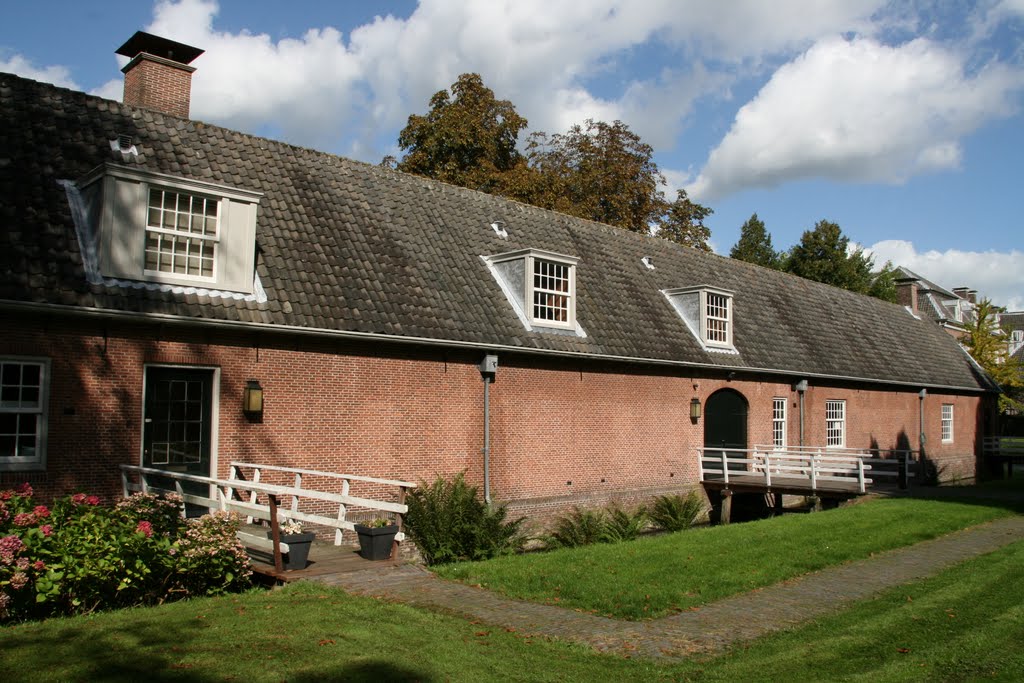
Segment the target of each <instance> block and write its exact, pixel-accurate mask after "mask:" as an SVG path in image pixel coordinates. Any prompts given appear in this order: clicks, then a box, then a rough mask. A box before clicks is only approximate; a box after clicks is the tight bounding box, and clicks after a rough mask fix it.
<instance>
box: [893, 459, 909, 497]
mask: <svg viewBox="0 0 1024 683" xmlns="http://www.w3.org/2000/svg"><path fill="white" fill-rule="evenodd" d="M909 457H910V453H909V452H908V451H903V453H902V454H901V455H900V464H899V471H898V473H897V475H896V482H897V484H898V485H899V487H900V489H901V490H903V491H905V490H906V489H907V487H908V483H907V480H908V479H909V478H910V464H909V462H908V461H907V459H908V458H909Z"/></svg>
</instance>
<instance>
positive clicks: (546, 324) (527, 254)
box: [482, 249, 586, 336]
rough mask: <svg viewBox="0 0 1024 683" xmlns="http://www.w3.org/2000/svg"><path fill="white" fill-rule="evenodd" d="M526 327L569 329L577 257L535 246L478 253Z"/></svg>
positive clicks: (573, 321)
mask: <svg viewBox="0 0 1024 683" xmlns="http://www.w3.org/2000/svg"><path fill="white" fill-rule="evenodd" d="M482 258H483V260H484V262H485V263H486V264H487V266H488V267H489V268H490V270H491V273H492V274H493V275H494V277H495V279H496V280H497V281H498V283H499V284H500V285H501V288H502V291H503V292H504V293H505V296H506V297H507V298H508V300H509V303H511V304H512V308H513V309H514V310H515V312H516V315H517V316H518V317H519V319H520V320H521V321H522V323H523V325H524V327H526V329H528V330H533V329H534V328H549V329H554V330H570V331H573V332H575V333H576V334H577V335H579V336H586V335H585V333H584V332H583V330H582V329H581V328H580V327H579V325H578V324H577V323H576V264H577V263H578V261H579V259H577V258H575V257H572V256H565V255H562V254H555V253H553V252H549V251H541V250H539V249H523V250H519V251H512V252H507V253H505V254H498V255H496V256H484V257H482Z"/></svg>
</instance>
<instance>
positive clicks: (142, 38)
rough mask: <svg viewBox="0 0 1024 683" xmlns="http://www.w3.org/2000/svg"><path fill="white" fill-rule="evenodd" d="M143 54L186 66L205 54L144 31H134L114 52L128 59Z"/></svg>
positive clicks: (202, 51)
mask: <svg viewBox="0 0 1024 683" xmlns="http://www.w3.org/2000/svg"><path fill="white" fill-rule="evenodd" d="M143 52H145V53H146V54H150V55H153V56H154V57H163V58H164V59H169V60H171V61H172V62H178V63H179V64H188V63H190V62H191V61H192V60H194V59H195V58H196V57H198V56H199V55H201V54H203V53H204V52H206V50H200V49H199V48H198V47H192V46H191V45H185V44H184V43H178V42H175V41H173V40H169V39H167V38H161V37H160V36H154V35H153V34H152V33H146V32H145V31H136V32H135V35H133V36H132V37H131V38H129V39H128V41H127V42H126V43H125V44H124V45H122V46H121V47H119V48H117V50H115V54H119V55H123V56H125V57H128V58H129V59H132V58H134V57H136V56H138V55H139V54H141V53H143Z"/></svg>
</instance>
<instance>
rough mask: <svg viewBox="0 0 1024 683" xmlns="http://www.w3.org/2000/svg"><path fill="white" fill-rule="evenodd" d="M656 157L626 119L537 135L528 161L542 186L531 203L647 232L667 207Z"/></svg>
mask: <svg viewBox="0 0 1024 683" xmlns="http://www.w3.org/2000/svg"><path fill="white" fill-rule="evenodd" d="M653 155H654V150H653V149H652V148H651V146H650V145H648V144H646V143H645V142H644V141H643V140H641V139H640V137H639V136H638V135H637V134H636V133H634V132H633V131H631V130H630V129H629V127H628V126H627V125H626V124H624V123H623V122H622V121H615V122H614V123H611V124H609V123H605V122H604V121H594V120H592V119H587V121H586V122H585V123H584V125H583V126H580V125H575V126H573V127H572V128H570V129H569V131H568V132H566V133H564V134H563V133H556V134H554V135H550V136H549V135H548V134H547V133H543V132H540V133H534V134H533V135H531V136H530V141H529V143H528V144H527V147H526V157H527V160H528V162H529V165H530V167H531V168H532V169H533V170H534V171H536V172H537V173H538V174H539V175H540V176H541V178H539V180H540V181H541V182H540V183H539V186H538V187H537V188H536V189H535V192H534V195H533V197H532V198H531V201H530V203H532V204H535V205H537V206H542V207H544V208H548V209H554V210H556V211H561V212H563V213H568V214H570V215H573V216H578V217H580V218H586V219H589V220H592V221H598V222H601V223H608V224H609V225H616V226H618V227H620V228H626V229H627V230H632V231H633V232H640V233H645V234H646V233H647V232H649V230H650V226H651V224H652V223H653V222H654V221H655V220H657V219H658V218H660V217H661V215H662V214H663V213H664V212H665V208H666V204H665V199H664V195H663V194H662V192H661V190H660V189H659V185H661V184H663V183H664V182H665V178H664V177H663V176H662V175H661V172H660V171H659V170H658V165H657V164H656V163H654V159H653Z"/></svg>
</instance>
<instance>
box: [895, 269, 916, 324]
mask: <svg viewBox="0 0 1024 683" xmlns="http://www.w3.org/2000/svg"><path fill="white" fill-rule="evenodd" d="M896 301H897V303H899V304H900V305H901V306H906V307H907V308H909V309H910V311H911V312H912V313H914V314H915V315H916V314H917V280H914V279H911V278H907V279H905V280H897V281H896Z"/></svg>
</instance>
